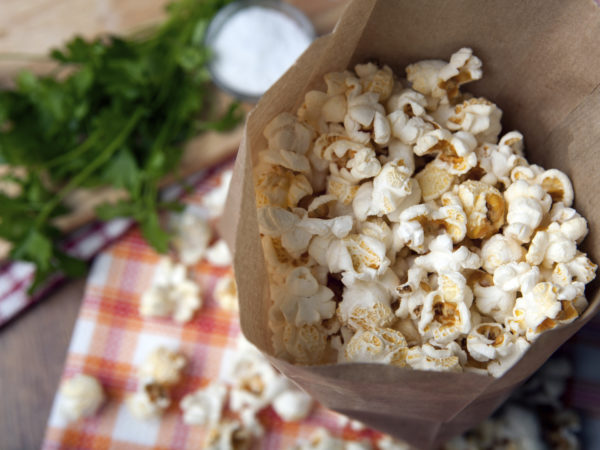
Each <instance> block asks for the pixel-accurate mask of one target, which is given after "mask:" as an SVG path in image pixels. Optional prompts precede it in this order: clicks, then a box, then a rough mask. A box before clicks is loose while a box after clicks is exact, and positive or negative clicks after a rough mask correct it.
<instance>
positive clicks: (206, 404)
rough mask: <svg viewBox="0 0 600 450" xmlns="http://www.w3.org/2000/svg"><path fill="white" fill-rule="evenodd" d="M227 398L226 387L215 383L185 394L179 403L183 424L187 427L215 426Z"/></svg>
mask: <svg viewBox="0 0 600 450" xmlns="http://www.w3.org/2000/svg"><path fill="white" fill-rule="evenodd" d="M226 397H227V386H226V385H225V384H223V383H221V382H218V381H215V382H213V383H211V384H209V385H208V386H206V387H204V388H201V389H198V390H196V391H194V392H192V393H190V394H187V395H186V396H185V397H183V399H182V400H181V402H180V404H179V405H180V407H181V410H182V411H183V422H184V423H185V424H187V425H208V426H211V427H213V426H216V425H217V424H218V423H219V421H220V420H221V417H222V414H223V406H224V405H225V399H226Z"/></svg>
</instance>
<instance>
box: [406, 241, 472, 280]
mask: <svg viewBox="0 0 600 450" xmlns="http://www.w3.org/2000/svg"><path fill="white" fill-rule="evenodd" d="M415 264H416V265H417V266H419V267H422V268H423V269H426V270H428V271H429V272H436V273H443V272H458V271H461V270H463V269H478V268H479V267H480V266H481V259H480V257H479V255H477V254H476V253H473V252H471V251H470V250H469V249H468V248H467V247H466V246H464V245H462V246H460V247H459V248H457V249H456V250H454V247H453V244H452V238H451V237H450V236H448V235H447V234H441V235H439V236H438V237H436V238H435V239H433V240H432V241H431V243H430V244H429V253H427V254H426V255H422V256H419V257H417V258H416V259H415Z"/></svg>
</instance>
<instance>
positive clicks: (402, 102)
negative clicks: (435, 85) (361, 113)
mask: <svg viewBox="0 0 600 450" xmlns="http://www.w3.org/2000/svg"><path fill="white" fill-rule="evenodd" d="M386 106H387V110H388V111H389V112H390V113H393V112H396V111H402V112H403V113H404V114H406V115H407V116H408V117H414V116H423V115H425V113H426V110H425V109H426V107H427V98H426V97H425V96H424V95H423V94H421V93H419V92H416V91H413V90H412V89H403V90H402V91H400V92H399V93H397V94H394V95H392V96H391V97H390V99H389V100H388V101H387V105H386Z"/></svg>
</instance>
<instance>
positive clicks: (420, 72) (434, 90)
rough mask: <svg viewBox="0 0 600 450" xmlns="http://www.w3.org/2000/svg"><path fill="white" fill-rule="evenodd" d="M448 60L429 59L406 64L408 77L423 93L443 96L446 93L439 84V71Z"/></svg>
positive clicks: (414, 86) (416, 88)
mask: <svg viewBox="0 0 600 450" xmlns="http://www.w3.org/2000/svg"><path fill="white" fill-rule="evenodd" d="M446 64H447V63H446V61H442V60H439V59H427V60H424V61H419V62H416V63H413V64H410V65H408V66H406V78H407V79H408V81H410V82H411V83H412V88H413V89H414V90H416V91H418V92H420V93H421V94H425V95H431V96H433V97H437V98H441V97H443V96H444V95H445V94H446V93H445V91H444V90H443V89H442V88H441V87H440V86H438V82H439V73H440V71H441V70H442V69H443V68H444V67H445V66H446Z"/></svg>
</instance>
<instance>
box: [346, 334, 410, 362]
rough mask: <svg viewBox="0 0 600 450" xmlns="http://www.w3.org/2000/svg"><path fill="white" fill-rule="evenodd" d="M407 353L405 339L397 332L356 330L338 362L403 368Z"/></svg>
mask: <svg viewBox="0 0 600 450" xmlns="http://www.w3.org/2000/svg"><path fill="white" fill-rule="evenodd" d="M407 351H408V346H407V345H406V339H404V336H402V333H400V332H399V331H396V330H392V329H390V328H376V329H373V328H372V329H368V330H358V331H357V332H356V334H354V336H352V338H351V339H350V341H349V342H348V343H347V344H346V345H345V347H344V352H343V354H342V353H341V354H340V360H339V361H340V362H365V363H384V364H391V365H394V366H400V367H404V366H405V365H406V353H407Z"/></svg>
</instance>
